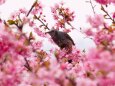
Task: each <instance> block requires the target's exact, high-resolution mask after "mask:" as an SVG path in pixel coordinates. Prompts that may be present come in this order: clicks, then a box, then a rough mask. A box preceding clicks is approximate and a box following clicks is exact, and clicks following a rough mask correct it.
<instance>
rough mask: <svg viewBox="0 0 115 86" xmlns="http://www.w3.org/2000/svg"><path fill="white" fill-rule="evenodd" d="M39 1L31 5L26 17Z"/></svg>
mask: <svg viewBox="0 0 115 86" xmlns="http://www.w3.org/2000/svg"><path fill="white" fill-rule="evenodd" d="M37 2H38V1H37V0H36V1H35V2H34V3H33V5H32V6H31V8H30V10H29V11H28V13H27V15H26V17H28V16H29V14H30V12H31V11H32V9H33V8H34V6H35V5H36V3H37Z"/></svg>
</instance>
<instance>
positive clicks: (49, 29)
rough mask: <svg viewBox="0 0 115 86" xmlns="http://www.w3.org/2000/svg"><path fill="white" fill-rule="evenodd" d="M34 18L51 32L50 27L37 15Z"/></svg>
mask: <svg viewBox="0 0 115 86" xmlns="http://www.w3.org/2000/svg"><path fill="white" fill-rule="evenodd" d="M34 18H35V19H37V20H38V21H40V22H41V23H42V24H43V26H45V28H46V29H48V30H50V29H49V27H48V26H47V25H46V24H45V23H44V22H43V21H42V20H40V18H39V17H37V16H36V15H34Z"/></svg>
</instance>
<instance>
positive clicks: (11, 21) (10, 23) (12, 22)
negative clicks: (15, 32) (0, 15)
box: [7, 20, 15, 25]
mask: <svg viewBox="0 0 115 86" xmlns="http://www.w3.org/2000/svg"><path fill="white" fill-rule="evenodd" d="M7 22H8V23H9V25H13V24H15V21H14V20H8V21H7Z"/></svg>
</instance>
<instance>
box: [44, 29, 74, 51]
mask: <svg viewBox="0 0 115 86" xmlns="http://www.w3.org/2000/svg"><path fill="white" fill-rule="evenodd" d="M46 33H48V34H49V35H50V36H51V38H52V39H53V41H54V43H55V44H57V45H58V47H60V49H61V50H62V49H65V50H66V51H67V53H70V52H71V51H72V46H74V45H75V43H74V41H73V40H72V38H71V37H70V36H69V35H68V34H67V33H66V32H62V31H59V30H55V29H53V30H50V31H48V32H46Z"/></svg>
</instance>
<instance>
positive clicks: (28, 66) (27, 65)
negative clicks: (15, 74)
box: [24, 58, 32, 71]
mask: <svg viewBox="0 0 115 86" xmlns="http://www.w3.org/2000/svg"><path fill="white" fill-rule="evenodd" d="M24 60H25V62H26V64H25V65H24V66H25V67H26V68H27V69H28V70H29V71H32V69H31V67H30V65H29V63H28V60H27V59H26V58H24Z"/></svg>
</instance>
